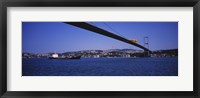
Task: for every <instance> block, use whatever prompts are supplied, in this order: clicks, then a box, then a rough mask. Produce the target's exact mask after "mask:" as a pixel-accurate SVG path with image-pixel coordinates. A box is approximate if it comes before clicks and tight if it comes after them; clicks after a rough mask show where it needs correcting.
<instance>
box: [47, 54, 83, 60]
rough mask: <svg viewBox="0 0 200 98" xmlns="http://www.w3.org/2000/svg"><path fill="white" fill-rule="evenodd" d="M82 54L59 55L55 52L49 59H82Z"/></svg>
mask: <svg viewBox="0 0 200 98" xmlns="http://www.w3.org/2000/svg"><path fill="white" fill-rule="evenodd" d="M80 58H81V56H60V57H59V56H58V54H56V53H54V54H52V56H50V57H49V59H62V60H65V59H80Z"/></svg>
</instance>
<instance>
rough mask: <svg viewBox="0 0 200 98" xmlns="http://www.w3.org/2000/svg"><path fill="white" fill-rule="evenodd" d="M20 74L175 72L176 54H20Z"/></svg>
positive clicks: (145, 74)
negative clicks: (56, 56)
mask: <svg viewBox="0 0 200 98" xmlns="http://www.w3.org/2000/svg"><path fill="white" fill-rule="evenodd" d="M22 63H23V64H22V75H23V76H177V75H178V58H177V57H176V58H81V59H80V60H55V59H54V60H50V59H47V58H23V59H22Z"/></svg>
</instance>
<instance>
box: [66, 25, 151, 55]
mask: <svg viewBox="0 0 200 98" xmlns="http://www.w3.org/2000/svg"><path fill="white" fill-rule="evenodd" d="M64 23H66V24H70V25H73V26H76V27H79V28H82V29H86V30H89V31H92V32H95V33H98V34H101V35H104V36H107V37H111V38H114V39H116V40H120V41H122V42H125V43H128V44H131V45H134V46H136V47H139V48H141V49H144V51H150V50H149V49H147V48H145V47H144V46H142V45H139V44H137V43H134V42H132V41H130V40H128V39H126V38H123V37H121V36H118V35H116V34H113V33H111V32H109V31H106V30H104V29H101V28H98V27H96V26H93V25H90V24H88V23H86V22H64ZM150 52H151V51H150Z"/></svg>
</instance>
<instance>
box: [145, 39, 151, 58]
mask: <svg viewBox="0 0 200 98" xmlns="http://www.w3.org/2000/svg"><path fill="white" fill-rule="evenodd" d="M144 47H146V48H147V49H148V50H149V37H148V36H146V37H144ZM144 56H147V57H149V56H150V54H149V51H144Z"/></svg>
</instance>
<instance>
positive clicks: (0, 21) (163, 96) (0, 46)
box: [0, 0, 200, 98]
mask: <svg viewBox="0 0 200 98" xmlns="http://www.w3.org/2000/svg"><path fill="white" fill-rule="evenodd" d="M7 7H193V24H194V26H193V31H194V32H193V38H194V40H193V42H194V44H193V46H194V47H193V49H194V50H193V51H194V64H193V66H194V69H193V71H194V73H193V77H194V83H193V88H194V90H193V91H150V92H149V91H108V92H107V91H66V92H56V91H52V92H50V91H43V92H39V91H36V92H30V91H23V92H22V91H7V82H8V81H7ZM0 30H1V31H0V56H1V57H0V96H1V97H2V98H35V97H37V98H82V97H86V98H93V97H96V98H100V97H101V98H110V97H111V98H199V79H200V78H199V74H200V69H199V68H200V67H199V60H198V58H199V52H198V50H199V46H200V45H199V41H200V40H199V39H198V38H200V36H199V34H198V33H200V32H199V31H200V0H96V1H95V0H1V1H0Z"/></svg>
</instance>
